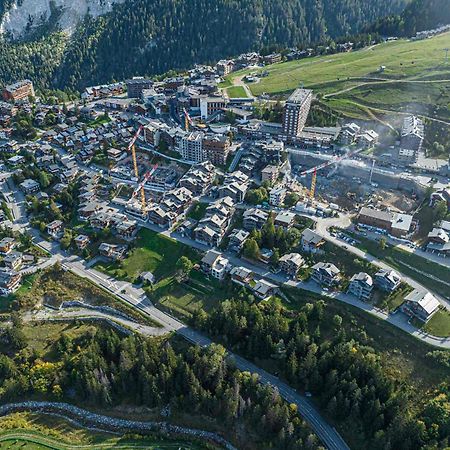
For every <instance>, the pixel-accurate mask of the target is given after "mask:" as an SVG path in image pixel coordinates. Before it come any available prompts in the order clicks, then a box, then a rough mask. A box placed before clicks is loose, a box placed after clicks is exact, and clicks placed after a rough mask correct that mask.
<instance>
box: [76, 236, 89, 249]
mask: <svg viewBox="0 0 450 450" xmlns="http://www.w3.org/2000/svg"><path fill="white" fill-rule="evenodd" d="M74 242H75V245H76V246H77V248H78V249H79V250H84V249H85V248H86V247H87V246H88V245H89V244H90V242H91V240H90V239H89V236H86V235H84V234H79V235H78V236H77V237H76V238H75V239H74Z"/></svg>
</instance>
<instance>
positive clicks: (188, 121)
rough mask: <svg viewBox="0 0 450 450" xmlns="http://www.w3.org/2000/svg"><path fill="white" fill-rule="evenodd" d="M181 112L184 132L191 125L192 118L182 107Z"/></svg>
mask: <svg viewBox="0 0 450 450" xmlns="http://www.w3.org/2000/svg"><path fill="white" fill-rule="evenodd" d="M183 114H184V130H185V131H186V133H187V132H188V131H189V126H190V125H191V126H192V125H193V123H192V119H191V116H190V115H189V113H188V112H187V111H186V108H183Z"/></svg>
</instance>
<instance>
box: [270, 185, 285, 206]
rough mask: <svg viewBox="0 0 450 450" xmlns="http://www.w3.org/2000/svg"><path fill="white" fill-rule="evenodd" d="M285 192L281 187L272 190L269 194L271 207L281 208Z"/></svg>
mask: <svg viewBox="0 0 450 450" xmlns="http://www.w3.org/2000/svg"><path fill="white" fill-rule="evenodd" d="M286 194H287V190H286V189H285V188H283V187H281V186H276V187H274V188H272V189H271V190H270V192H269V203H270V204H271V205H273V206H281V205H283V203H284V199H285V198H286Z"/></svg>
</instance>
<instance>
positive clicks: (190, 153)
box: [178, 131, 206, 162]
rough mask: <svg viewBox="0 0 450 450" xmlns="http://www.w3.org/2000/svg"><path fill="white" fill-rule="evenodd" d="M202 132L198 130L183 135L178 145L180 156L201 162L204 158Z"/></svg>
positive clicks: (187, 159)
mask: <svg viewBox="0 0 450 450" xmlns="http://www.w3.org/2000/svg"><path fill="white" fill-rule="evenodd" d="M203 137H204V134H203V133H201V132H198V131H194V132H191V133H188V134H187V135H186V136H184V137H183V138H182V139H181V141H180V143H179V146H178V152H179V153H180V155H181V158H182V159H184V160H186V161H192V162H203V161H205V160H206V151H205V149H204V148H203Z"/></svg>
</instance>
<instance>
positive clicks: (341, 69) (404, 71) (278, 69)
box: [228, 33, 450, 95]
mask: <svg viewBox="0 0 450 450" xmlns="http://www.w3.org/2000/svg"><path fill="white" fill-rule="evenodd" d="M449 43H450V33H446V34H443V35H440V36H437V37H435V38H433V39H428V40H424V41H416V42H411V41H407V40H399V41H396V42H389V43H384V44H380V45H377V46H375V47H368V48H364V49H362V50H359V51H354V52H349V53H337V54H334V55H325V56H316V57H313V58H307V59H302V60H299V61H290V62H285V63H281V64H273V65H271V66H267V67H266V68H265V69H264V70H267V71H268V72H269V76H268V77H265V78H262V79H261V81H260V82H259V83H255V84H251V85H250V87H251V90H252V92H253V93H254V94H255V95H260V94H262V93H263V92H267V93H269V94H278V93H283V92H287V91H291V90H293V89H295V88H296V87H298V86H299V85H300V83H303V84H304V85H305V87H314V88H315V89H316V90H318V91H319V92H320V91H321V90H322V89H324V90H325V89H326V91H325V92H327V91H328V92H329V90H330V84H331V87H333V90H334V88H335V87H336V86H334V83H336V82H340V83H344V82H345V83H347V84H345V85H343V86H339V87H340V88H342V89H345V88H347V87H350V86H351V84H349V81H348V80H347V78H349V77H350V78H354V77H371V78H373V77H374V76H377V77H378V76H381V77H382V78H389V79H406V78H410V77H417V78H419V79H420V77H425V76H427V75H428V76H430V75H433V76H439V77H443V78H446V77H447V76H449V77H450V65H447V66H446V65H444V64H443V63H444V52H443V51H442V49H443V48H444V47H446V46H448V45H449ZM412 62H414V64H412ZM381 65H384V66H386V70H385V72H384V73H383V74H381V75H380V74H377V73H376V72H377V71H378V69H379V67H380V66H381ZM253 71H254V70H253ZM249 72H252V70H244V71H240V72H235V73H233V74H231V75H229V77H228V78H229V79H230V80H232V79H233V78H235V77H236V76H237V75H239V74H242V73H249ZM327 84H328V86H327Z"/></svg>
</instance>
